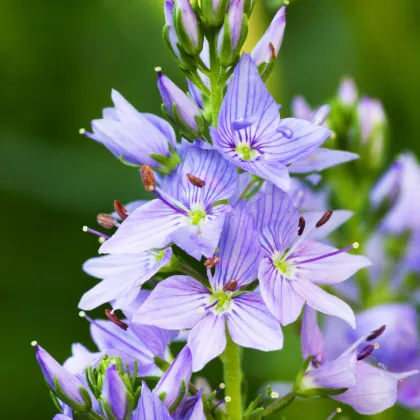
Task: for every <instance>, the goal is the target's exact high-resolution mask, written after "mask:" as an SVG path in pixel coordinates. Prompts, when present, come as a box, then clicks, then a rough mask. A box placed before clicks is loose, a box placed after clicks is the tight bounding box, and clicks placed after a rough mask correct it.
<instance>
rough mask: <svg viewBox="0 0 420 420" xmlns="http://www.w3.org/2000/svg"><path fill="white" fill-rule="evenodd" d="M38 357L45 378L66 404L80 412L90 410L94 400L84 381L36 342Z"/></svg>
mask: <svg viewBox="0 0 420 420" xmlns="http://www.w3.org/2000/svg"><path fill="white" fill-rule="evenodd" d="M34 346H35V351H36V358H37V360H38V363H39V366H40V367H41V370H42V374H43V375H44V378H45V380H46V381H47V383H48V385H49V386H50V388H51V389H52V391H53V392H54V393H55V394H56V395H57V397H58V398H59V399H60V400H61V401H62V402H63V403H65V404H67V405H68V406H70V407H71V408H73V410H76V411H80V412H87V411H90V409H91V408H92V401H91V398H90V396H89V393H88V391H87V390H86V389H85V385H84V384H83V382H82V381H81V380H80V379H79V378H78V377H77V376H76V375H74V374H73V373H70V372H69V371H68V370H67V369H65V368H64V367H63V366H61V365H60V364H59V363H58V362H57V361H56V360H55V359H54V358H53V357H52V356H51V355H50V354H49V353H47V352H46V351H45V350H44V349H43V348H42V347H41V346H39V345H38V344H36V343H34Z"/></svg>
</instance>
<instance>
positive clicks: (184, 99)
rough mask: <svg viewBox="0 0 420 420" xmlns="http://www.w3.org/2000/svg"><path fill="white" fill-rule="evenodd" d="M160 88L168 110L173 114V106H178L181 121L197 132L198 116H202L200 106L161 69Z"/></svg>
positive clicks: (159, 76) (159, 72)
mask: <svg viewBox="0 0 420 420" xmlns="http://www.w3.org/2000/svg"><path fill="white" fill-rule="evenodd" d="M158 88H159V91H160V95H161V96H162V100H163V104H164V106H165V108H166V111H167V112H168V113H169V115H171V117H173V118H175V117H176V116H174V115H173V112H172V110H173V106H174V105H175V106H176V110H177V113H178V115H179V118H180V119H181V121H177V122H180V123H184V124H185V125H187V126H188V127H189V128H190V129H191V130H192V131H194V132H195V133H199V131H200V129H199V127H198V124H197V120H196V119H197V118H201V113H200V108H198V106H197V105H196V104H195V103H194V102H193V101H192V100H191V99H190V98H189V97H188V96H187V95H186V94H185V93H184V92H183V91H182V90H181V89H180V88H179V87H178V86H177V85H175V83H174V82H172V80H170V79H169V78H168V77H166V76H165V75H164V74H163V73H162V72H161V71H158Z"/></svg>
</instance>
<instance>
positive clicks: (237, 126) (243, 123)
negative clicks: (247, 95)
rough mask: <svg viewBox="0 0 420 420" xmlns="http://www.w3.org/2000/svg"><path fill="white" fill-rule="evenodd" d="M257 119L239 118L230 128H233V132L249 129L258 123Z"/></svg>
mask: <svg viewBox="0 0 420 420" xmlns="http://www.w3.org/2000/svg"><path fill="white" fill-rule="evenodd" d="M256 120H257V119H256V117H243V118H238V119H237V120H235V121H233V122H232V123H231V124H230V126H231V127H232V130H235V131H237V130H242V129H244V128H247V127H249V126H250V125H252V124H254V122H255V121H256Z"/></svg>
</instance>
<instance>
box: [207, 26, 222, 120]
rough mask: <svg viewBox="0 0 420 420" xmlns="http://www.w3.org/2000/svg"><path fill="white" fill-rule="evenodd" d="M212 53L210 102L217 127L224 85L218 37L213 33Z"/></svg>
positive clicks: (210, 42)
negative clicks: (221, 83) (221, 75)
mask: <svg viewBox="0 0 420 420" xmlns="http://www.w3.org/2000/svg"><path fill="white" fill-rule="evenodd" d="M208 41H209V51H210V102H211V109H212V125H213V127H216V126H217V119H218V116H219V111H220V107H221V106H222V101H223V85H220V72H221V70H222V69H221V66H220V62H219V58H218V56H217V36H216V33H215V32H213V33H211V34H210V35H209V36H208Z"/></svg>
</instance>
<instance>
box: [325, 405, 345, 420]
mask: <svg viewBox="0 0 420 420" xmlns="http://www.w3.org/2000/svg"><path fill="white" fill-rule="evenodd" d="M341 411H342V410H341V408H340V407H337V408H336V409H335V410H334V411H333V412H332V413H331V414H330V415H329V416H328V417H327V418H326V420H331V419H332V418H334V417H335V415H336V414H338V413H341Z"/></svg>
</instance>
